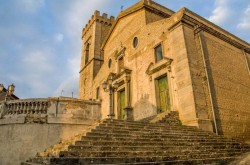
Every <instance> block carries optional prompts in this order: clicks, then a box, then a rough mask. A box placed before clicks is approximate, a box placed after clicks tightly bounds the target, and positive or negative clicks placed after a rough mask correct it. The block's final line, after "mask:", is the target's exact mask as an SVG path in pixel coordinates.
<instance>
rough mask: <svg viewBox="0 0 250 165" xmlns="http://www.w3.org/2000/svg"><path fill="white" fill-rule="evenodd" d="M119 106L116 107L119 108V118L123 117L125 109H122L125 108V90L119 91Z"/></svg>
mask: <svg viewBox="0 0 250 165" xmlns="http://www.w3.org/2000/svg"><path fill="white" fill-rule="evenodd" d="M118 105H119V107H118V109H119V114H120V115H119V116H120V117H119V118H120V119H125V115H126V114H125V110H124V108H125V90H121V91H119V104H118Z"/></svg>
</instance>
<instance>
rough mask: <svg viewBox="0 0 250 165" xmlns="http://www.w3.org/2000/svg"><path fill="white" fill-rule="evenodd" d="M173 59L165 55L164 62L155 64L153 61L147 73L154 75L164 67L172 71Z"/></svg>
mask: <svg viewBox="0 0 250 165" xmlns="http://www.w3.org/2000/svg"><path fill="white" fill-rule="evenodd" d="M172 61H173V59H171V58H167V57H164V62H162V63H161V64H160V65H159V64H154V63H153V62H151V63H150V64H149V66H148V68H147V70H146V73H147V74H148V75H152V74H154V73H156V72H158V71H160V70H162V69H164V68H166V69H167V70H168V71H169V72H171V63H172Z"/></svg>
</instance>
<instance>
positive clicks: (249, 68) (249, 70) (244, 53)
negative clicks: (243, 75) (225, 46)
mask: <svg viewBox="0 0 250 165" xmlns="http://www.w3.org/2000/svg"><path fill="white" fill-rule="evenodd" d="M242 52H243V55H244V57H245V61H246V65H247V70H248V73H249V74H250V67H249V63H248V60H247V55H246V52H245V50H244V49H243V50H242Z"/></svg>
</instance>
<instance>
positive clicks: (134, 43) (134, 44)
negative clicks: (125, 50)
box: [133, 37, 138, 48]
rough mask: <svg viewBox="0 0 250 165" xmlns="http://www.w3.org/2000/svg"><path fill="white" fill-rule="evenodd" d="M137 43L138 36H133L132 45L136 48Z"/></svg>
mask: <svg viewBox="0 0 250 165" xmlns="http://www.w3.org/2000/svg"><path fill="white" fill-rule="evenodd" d="M137 45H138V38H137V37H135V38H134V40H133V47H134V48H136V47H137Z"/></svg>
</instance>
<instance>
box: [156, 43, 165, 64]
mask: <svg viewBox="0 0 250 165" xmlns="http://www.w3.org/2000/svg"><path fill="white" fill-rule="evenodd" d="M162 59H163V54H162V46H161V44H160V45H158V46H156V47H155V61H156V62H158V61H160V60H162Z"/></svg>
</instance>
